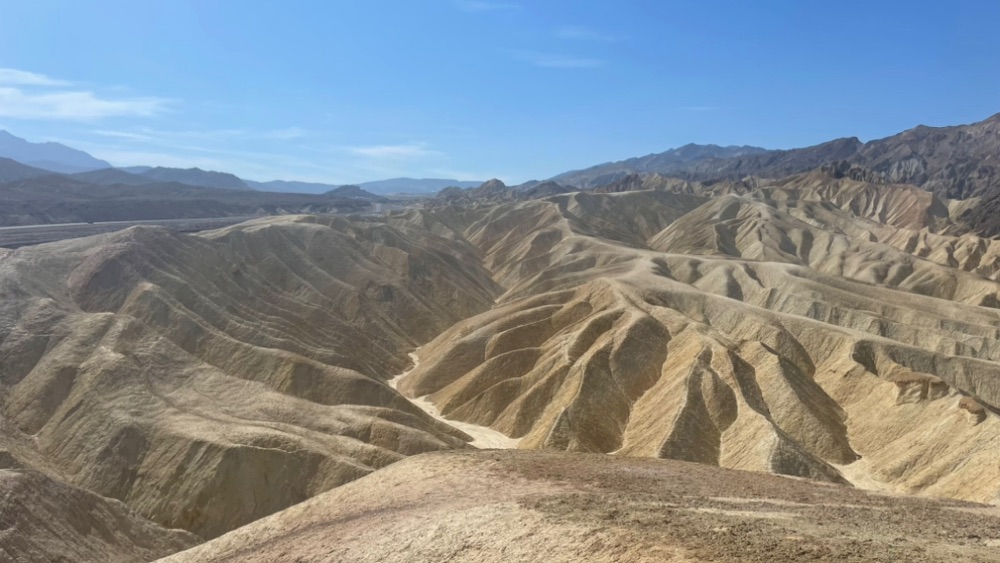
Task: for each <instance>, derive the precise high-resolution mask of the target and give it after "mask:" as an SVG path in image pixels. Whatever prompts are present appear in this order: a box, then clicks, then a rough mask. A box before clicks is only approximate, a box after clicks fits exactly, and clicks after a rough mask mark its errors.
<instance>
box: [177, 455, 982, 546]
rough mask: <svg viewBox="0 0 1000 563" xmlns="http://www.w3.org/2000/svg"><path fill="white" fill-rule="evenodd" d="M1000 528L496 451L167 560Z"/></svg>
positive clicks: (880, 500) (919, 535) (657, 469)
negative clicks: (389, 492) (388, 492)
mask: <svg viewBox="0 0 1000 563" xmlns="http://www.w3.org/2000/svg"><path fill="white" fill-rule="evenodd" d="M386 491H391V494H386ZM998 530H1000V511H998V510H997V508H995V507H992V506H984V505H976V504H970V503H962V502H954V501H943V500H927V499H912V498H904V497H897V496H888V495H880V494H873V493H867V492H864V491H859V490H856V489H851V488H849V487H842V486H828V485H821V484H817V483H811V482H808V481H802V480H792V479H788V478H781V477H775V476H770V475H761V474H759V473H749V472H744V471H728V470H722V469H718V468H712V467H707V466H703V465H695V464H690V463H683V462H676V461H670V462H664V461H653V460H640V459H629V458H616V457H607V456H594V455H580V454H576V455H574V454H564V453H552V452H544V453H543V452H498V451H493V452H479V453H475V454H472V453H461V454H459V453H441V454H427V455H421V456H417V457H414V458H410V459H408V460H406V461H403V462H401V463H398V464H396V465H393V466H392V467H390V468H388V469H385V470H383V471H380V472H378V473H376V474H374V475H371V476H368V477H365V478H364V479H361V480H359V481H356V482H354V483H352V484H350V485H347V486H345V487H342V488H340V489H337V490H335V491H331V492H329V493H326V494H324V495H322V496H319V497H317V498H314V499H312V500H310V501H308V502H305V503H303V504H300V505H298V506H295V507H293V508H290V509H288V510H286V511H284V512H281V513H279V514H276V515H274V516H272V517H270V518H266V519H264V520H261V521H260V522H256V523H254V524H251V525H250V526H247V527H245V528H243V529H240V530H237V531H235V532H232V533H229V534H227V535H225V536H222V537H220V538H218V539H216V540H214V541H211V542H208V543H206V544H204V545H202V546H199V547H197V548H194V549H192V550H190V551H185V552H181V553H179V554H177V555H175V556H173V557H168V558H166V559H164V560H163V562H164V563H188V562H191V563H193V562H195V561H197V562H212V563H223V562H226V563H229V562H233V563H235V562H237V561H239V562H247V563H251V562H262V563H263V562H270V561H299V562H302V563H320V562H333V561H338V562H345V563H347V562H359V563H360V562H366V563H367V562H372V563H374V562H404V561H452V562H462V561H468V562H473V561H475V562H492V561H495V562H533V561H539V560H540V559H544V560H545V561H565V562H576V561H619V562H633V561H650V562H652V561H682V562H688V561H690V562H694V561H715V562H719V563H727V562H762V563H763V562H768V563H770V562H773V561H782V562H796V561H855V562H859V563H865V562H876V561H878V562H886V563H888V562H893V561H910V562H913V563H921V562H928V561H969V562H986V561H994V560H995V559H996V554H995V550H996V546H997V545H998V544H1000V532H998Z"/></svg>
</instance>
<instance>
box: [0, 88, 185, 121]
mask: <svg viewBox="0 0 1000 563" xmlns="http://www.w3.org/2000/svg"><path fill="white" fill-rule="evenodd" d="M169 103H170V102H169V100H165V99H162V98H122V99H107V98H101V97H98V96H97V95H95V94H94V93H93V92H88V91H55V92H52V91H50V92H29V91H25V90H22V89H20V88H0V116H2V117H12V118H16V119H63V120H80V121H86V120H94V119H101V118H105V117H122V116H129V117H150V116H154V115H158V114H161V113H163V112H164V111H166V109H167V106H168V105H169Z"/></svg>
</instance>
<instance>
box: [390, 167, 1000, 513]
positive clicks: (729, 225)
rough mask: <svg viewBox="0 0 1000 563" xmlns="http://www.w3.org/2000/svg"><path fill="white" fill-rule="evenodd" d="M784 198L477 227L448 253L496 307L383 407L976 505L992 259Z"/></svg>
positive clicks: (955, 240) (951, 236)
mask: <svg viewBox="0 0 1000 563" xmlns="http://www.w3.org/2000/svg"><path fill="white" fill-rule="evenodd" d="M793 180H794V181H793ZM793 180H790V181H788V182H785V183H783V184H782V185H773V186H770V187H762V188H758V189H757V190H754V191H752V192H749V193H746V194H743V195H734V194H730V195H723V196H719V197H715V198H712V199H702V198H698V197H697V196H689V195H681V194H673V193H667V192H665V191H635V192H624V193H616V194H608V195H599V194H584V193H581V194H573V195H569V196H560V197H555V198H549V199H548V200H543V201H534V202H526V203H521V204H509V205H504V206H499V207H495V208H491V209H490V210H489V211H488V219H484V220H482V221H480V222H474V223H471V224H470V226H469V227H468V228H467V230H466V234H467V238H468V240H469V241H472V242H473V243H475V244H477V245H478V246H479V248H480V249H481V251H482V252H483V253H484V254H485V255H486V257H487V259H486V264H487V265H488V266H489V267H490V268H491V269H492V271H493V272H494V274H495V277H496V279H497V280H498V281H499V282H500V283H501V284H503V285H504V287H505V288H507V290H508V291H507V293H506V294H505V295H503V296H502V297H501V298H500V300H499V302H498V306H497V307H496V308H494V310H492V311H490V312H487V313H482V314H480V315H477V316H474V317H472V318H470V319H467V320H465V321H462V322H460V323H458V324H457V325H455V326H454V327H452V328H451V329H449V330H448V331H446V332H445V333H444V334H442V335H441V336H439V337H438V338H436V339H434V340H433V341H432V342H431V343H429V344H428V345H426V346H424V347H423V348H421V349H420V351H419V355H420V358H421V365H420V366H419V367H418V369H416V370H414V371H413V372H412V373H411V374H410V375H409V376H408V377H407V378H405V379H404V380H403V381H402V382H401V386H400V388H401V389H402V390H403V391H404V393H406V394H409V395H410V396H422V395H428V394H429V395H430V399H431V400H432V401H433V402H434V403H435V404H437V405H438V407H439V408H440V410H441V412H442V413H443V414H444V415H445V416H448V417H452V418H455V419H458V420H462V421H466V422H471V423H476V424H483V425H489V426H491V427H492V428H494V429H496V430H499V431H501V432H503V433H505V434H507V435H509V436H511V437H513V438H521V442H520V447H522V448H547V449H559V450H569V451H589V452H604V453H619V454H622V455H639V456H652V457H663V458H673V459H683V460H690V461H698V462H703V463H709V464H717V465H721V466H724V467H731V468H739V469H752V470H760V471H770V472H776V473H781V474H789V475H798V476H804V477H811V478H817V479H823V480H830V481H838V482H843V481H845V480H847V481H853V482H856V483H864V484H867V485H868V486H877V487H882V488H887V489H892V490H898V491H905V492H913V493H922V494H932V495H945V496H954V497H959V498H967V499H976V500H993V499H994V498H995V497H996V495H997V493H998V489H1000V486H998V485H997V484H996V483H998V482H1000V464H998V461H1000V459H998V454H997V453H996V452H997V451H998V450H997V447H998V446H1000V434H998V431H1000V425H998V419H997V418H996V416H995V415H993V414H992V411H993V410H994V409H995V408H996V406H1000V383H998V382H997V379H996V376H995V374H996V373H997V372H998V368H1000V365H998V363H997V362H998V360H1000V347H998V346H997V344H996V342H997V339H998V336H1000V314H998V311H997V310H995V309H992V308H990V307H988V306H991V305H994V304H996V303H997V292H998V290H1000V286H998V284H997V283H996V282H994V281H992V280H991V279H989V278H988V277H984V276H983V275H981V274H987V275H992V274H993V273H994V271H993V267H992V263H993V259H992V258H989V259H988V260H987V261H986V262H984V261H983V260H982V258H985V257H988V256H989V257H991V256H992V255H993V252H994V251H993V250H992V249H993V248H994V244H995V243H994V242H993V241H986V240H982V239H977V238H976V237H974V236H972V235H969V234H962V226H961V224H959V223H958V222H956V221H955V219H954V218H953V217H952V216H951V214H950V212H949V209H948V203H947V202H943V201H941V200H937V199H935V198H934V197H933V196H930V195H929V194H927V193H926V192H920V191H917V190H913V189H911V188H906V187H898V186H890V185H873V184H864V183H860V182H853V181H846V180H841V181H833V180H829V179H828V181H826V182H825V183H824V182H822V181H820V180H819V178H817V177H809V176H806V177H799V178H795V179H793ZM699 204H700V205H699ZM607 208H611V209H613V210H614V213H613V214H609V213H607V212H605V209H607ZM445 212H446V211H442V213H445ZM651 218H656V219H657V220H651ZM913 240H917V241H919V242H918V244H912V241H913ZM969 247H972V248H978V249H980V250H979V251H978V252H979V253H980V254H981V257H980V259H978V260H973V259H965V260H962V259H956V258H955V256H956V253H958V254H963V255H966V256H968V255H969V254H971V252H970V251H968V250H965V249H967V248H969ZM983 305H986V306H983Z"/></svg>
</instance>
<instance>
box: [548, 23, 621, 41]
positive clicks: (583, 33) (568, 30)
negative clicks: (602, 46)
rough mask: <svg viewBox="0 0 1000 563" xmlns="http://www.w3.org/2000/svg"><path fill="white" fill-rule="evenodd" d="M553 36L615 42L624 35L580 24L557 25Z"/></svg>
mask: <svg viewBox="0 0 1000 563" xmlns="http://www.w3.org/2000/svg"><path fill="white" fill-rule="evenodd" d="M555 36H556V37H558V38H559V39H575V40H580V41H598V42H602V43H617V42H619V41H622V40H624V37H621V36H619V35H612V34H609V33H604V32H602V31H598V30H596V29H591V28H589V27H585V26H580V25H564V26H561V27H557V28H556V30H555Z"/></svg>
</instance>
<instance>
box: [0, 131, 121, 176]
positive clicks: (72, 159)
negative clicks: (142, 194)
mask: <svg viewBox="0 0 1000 563" xmlns="http://www.w3.org/2000/svg"><path fill="white" fill-rule="evenodd" d="M0 157H4V158H9V159H11V160H16V161H18V162H20V163H22V164H27V165H28V166H33V167H35V168H42V169H44V170H48V171H50V172H60V173H64V174H72V173H74V172H84V171H87V170H97V169H99V168H110V167H111V164H110V163H108V162H106V161H104V160H100V159H97V158H94V157H92V156H90V155H89V154H87V153H85V152H83V151H81V150H77V149H74V148H70V147H67V146H66V145H63V144H61V143H31V142H28V141H26V140H24V139H22V138H20V137H15V136H14V135H11V134H10V133H8V132H7V131H2V130H0Z"/></svg>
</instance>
